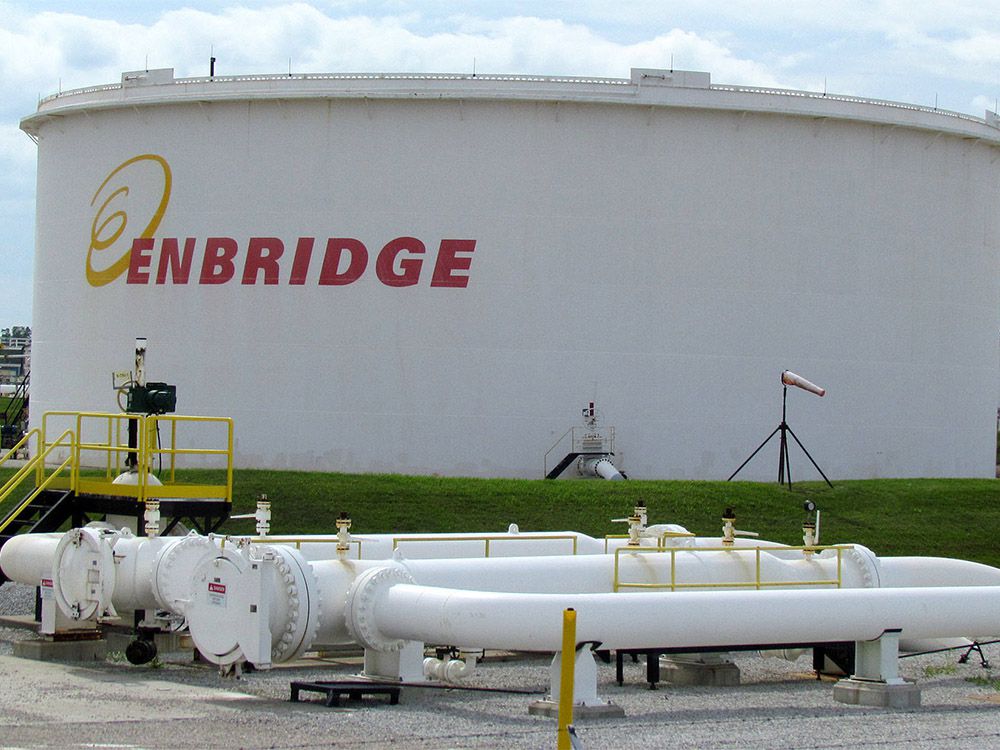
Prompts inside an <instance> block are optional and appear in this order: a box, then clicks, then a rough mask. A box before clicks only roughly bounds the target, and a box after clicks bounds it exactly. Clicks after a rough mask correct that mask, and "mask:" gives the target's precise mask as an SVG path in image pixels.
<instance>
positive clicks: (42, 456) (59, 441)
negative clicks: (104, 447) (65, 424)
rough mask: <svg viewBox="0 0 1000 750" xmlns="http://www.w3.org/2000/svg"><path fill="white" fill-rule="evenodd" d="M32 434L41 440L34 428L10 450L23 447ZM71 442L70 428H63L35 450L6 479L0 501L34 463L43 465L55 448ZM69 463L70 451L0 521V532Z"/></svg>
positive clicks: (33, 470)
mask: <svg viewBox="0 0 1000 750" xmlns="http://www.w3.org/2000/svg"><path fill="white" fill-rule="evenodd" d="M32 436H34V437H35V438H36V440H38V441H39V442H41V433H40V431H39V430H38V429H37V428H36V429H34V430H31V431H30V432H28V434H27V435H25V436H24V437H23V438H22V439H21V440H20V441H18V443H17V444H16V445H15V446H14V448H13V449H11V450H12V451H15V450H20V449H21V448H23V447H24V445H25V444H27V442H28V441H29V440H30V439H31V437H32ZM72 444H73V432H72V431H71V430H65V431H64V432H63V433H62V434H61V435H60V436H59V437H58V438H56V439H55V440H54V441H53V442H52V443H51V444H50V445H49V446H48V447H47V448H46V449H45V450H43V451H36V453H35V455H34V457H33V458H32V459H31V460H29V461H28V462H26V463H25V464H24V466H22V467H21V469H20V470H19V471H18V472H17V473H15V474H14V476H12V477H11V478H10V479H9V480H7V482H6V483H5V484H4V486H3V489H0V503H2V502H3V501H4V500H6V499H7V497H8V496H9V495H10V494H11V493H12V492H13V491H14V489H15V488H16V487H17V486H18V485H20V483H21V482H22V481H23V480H24V479H25V478H27V477H28V476H30V475H31V474H32V473H33V472H35V471H36V464H39V465H44V463H45V460H46V459H47V458H48V457H49V455H50V454H51V453H52V452H53V451H54V450H55V449H56V448H59V447H64V446H65V447H72ZM10 455H11V453H8V454H5V455H4V457H3V460H2V461H0V464H2V463H3V461H6V460H7V459H8V457H9V456H10ZM71 463H72V452H71V453H70V455H69V457H67V458H66V459H65V460H64V461H63V462H62V463H61V464H59V465H58V466H57V467H56V468H55V469H53V471H52V473H51V474H50V475H49V477H48V479H46V480H45V481H42V482H36V486H35V489H34V490H33V491H32V492H30V493H29V494H28V495H27V497H25V498H24V499H23V500H22V501H21V503H20V504H19V505H18V506H17V507H16V508H14V510H13V511H12V512H11V513H9V514H8V515H7V519H6V520H5V521H0V533H3V531H4V529H6V528H7V527H8V526H9V525H10V523H11V522H12V521H13V520H14V519H16V518H17V517H18V516H19V515H20V514H21V511H23V510H24V509H25V508H26V507H28V505H30V504H31V503H32V502H33V501H34V500H35V498H37V497H38V496H39V495H40V494H42V492H44V491H45V490H47V489H48V488H49V487H50V486H51V485H52V484H53V483H54V481H55V480H56V478H57V477H58V476H59V474H61V473H62V472H63V471H65V469H66V468H67V467H68V466H69V465H70V464H71Z"/></svg>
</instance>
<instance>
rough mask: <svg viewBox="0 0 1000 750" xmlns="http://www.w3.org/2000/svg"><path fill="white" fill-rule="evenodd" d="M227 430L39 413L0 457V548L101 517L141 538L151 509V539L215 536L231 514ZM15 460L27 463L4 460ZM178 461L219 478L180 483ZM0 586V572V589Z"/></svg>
mask: <svg viewBox="0 0 1000 750" xmlns="http://www.w3.org/2000/svg"><path fill="white" fill-rule="evenodd" d="M161 427H162V430H161ZM232 427H233V425H232V420H231V419H229V418H227V417H195V416H180V415H164V414H160V415H142V414H128V413H123V414H105V413H99V412H46V413H45V414H44V415H43V416H42V419H41V427H39V428H35V429H32V430H30V431H29V432H28V433H27V434H26V435H24V436H23V437H22V438H21V439H20V440H18V441H17V442H16V443H15V444H14V445H13V446H11V447H10V449H8V450H6V451H0V468H6V467H7V466H10V465H12V466H13V474H12V475H11V476H10V478H9V479H8V480H7V481H6V483H5V484H3V485H2V486H0V508H2V509H3V510H2V512H3V514H4V515H3V518H2V520H0V547H2V546H3V545H4V544H5V543H6V542H7V541H8V540H10V539H11V538H12V537H14V536H16V535H18V534H25V533H44V532H50V531H59V530H61V529H65V528H68V527H70V526H72V527H78V526H84V525H86V524H88V523H90V522H91V521H97V520H106V519H107V518H108V516H111V517H113V518H114V522H115V523H116V524H121V525H125V526H130V527H131V528H132V529H133V531H136V532H138V533H141V528H142V526H141V525H142V523H143V520H144V517H145V513H146V511H147V506H148V507H149V508H154V509H155V513H156V517H157V519H158V520H157V521H156V523H160V521H159V519H162V524H160V529H161V533H164V534H168V533H170V532H171V531H172V530H173V529H175V528H177V527H181V528H183V527H185V526H186V527H188V528H194V529H196V530H197V531H199V532H200V533H202V534H208V533H211V532H213V531H216V530H217V529H218V528H219V526H221V525H222V523H223V522H225V520H226V519H227V518H229V514H230V510H231V509H232V500H233V429H232ZM206 431H207V432H206ZM130 433H133V434H134V435H135V436H136V439H135V440H134V441H132V440H130V439H129V435H130ZM51 435H58V437H55V438H51V437H48V436H51ZM161 435H162V439H161ZM206 446H215V447H206ZM22 453H30V456H31V457H30V458H29V459H27V460H25V461H15V460H13V457H14V456H16V455H19V454H22ZM187 457H190V458H193V459H196V460H198V461H200V462H201V464H200V466H201V467H204V468H215V469H222V470H223V471H224V473H223V477H224V478H223V479H221V480H219V481H199V482H195V483H192V482H185V481H182V480H181V479H180V477H179V476H178V472H177V469H178V468H179V467H178V466H177V461H178V459H181V458H187ZM8 461H9V462H10V463H9V464H8ZM206 462H208V463H207V464H206ZM122 479H125V480H131V481H122ZM16 497H20V498H21V499H20V500H17V501H14V500H13V498H16ZM150 512H154V511H150ZM132 519H134V521H133V520H132ZM150 523H152V521H150ZM7 580H9V579H7V578H6V576H4V574H3V573H2V571H0V584H3V583H4V582H5V581H7Z"/></svg>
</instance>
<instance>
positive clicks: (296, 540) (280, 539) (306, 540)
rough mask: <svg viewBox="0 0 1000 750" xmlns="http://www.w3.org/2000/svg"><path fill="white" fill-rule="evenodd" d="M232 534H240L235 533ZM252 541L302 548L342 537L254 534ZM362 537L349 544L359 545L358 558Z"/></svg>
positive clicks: (224, 543)
mask: <svg viewBox="0 0 1000 750" xmlns="http://www.w3.org/2000/svg"><path fill="white" fill-rule="evenodd" d="M232 536H238V535H237V534H233V535H232ZM227 541H228V538H227V539H223V540H222V542H221V545H220V546H222V547H225V546H226V542H227ZM250 541H251V542H253V543H254V544H289V545H291V546H293V547H295V549H302V545H303V544H336V543H337V542H339V541H340V537H338V536H337V535H336V534H325V535H323V534H320V535H315V536H283V535H279V536H253V537H250ZM362 541H363V540H361V539H351V540H350V541H349V542H348V544H349V545H357V550H358V556H357V557H356V558H355V559H357V560H360V559H361V542H362Z"/></svg>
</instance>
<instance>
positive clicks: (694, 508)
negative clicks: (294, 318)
mask: <svg viewBox="0 0 1000 750" xmlns="http://www.w3.org/2000/svg"><path fill="white" fill-rule="evenodd" d="M10 473H11V472H9V471H3V470H0V482H3V481H5V480H6V478H7V477H8V476H9V475H10ZM183 478H184V479H185V480H186V481H189V482H209V481H211V482H221V481H222V473H221V472H212V471H189V472H186V473H185V474H184V476H183ZM234 491H235V501H234V509H233V512H234V513H248V512H252V511H253V508H254V504H255V502H256V499H257V497H258V496H259V495H261V494H263V493H266V494H267V495H268V499H269V500H271V503H272V516H273V521H272V533H275V534H289V533H310V534H316V533H331V534H332V533H334V532H335V527H334V520H335V519H336V517H337V516H338V514H339V513H340V512H341V511H346V512H347V513H348V514H350V516H351V518H352V519H353V521H354V525H353V527H352V529H351V530H352V532H353V533H356V534H364V533H365V532H368V533H377V532H438V531H441V532H444V531H451V532H463V531H464V532H470V533H478V532H486V531H504V530H506V528H507V525H508V524H509V523H517V524H518V525H519V526H520V527H521V529H522V530H525V531H562V530H573V531H582V532H584V533H586V534H591V535H593V536H598V537H601V536H604V535H605V534H621V533H624V532H625V530H626V527H625V524H615V523H611V521H610V519H612V518H622V517H624V516H627V515H628V514H629V512H630V511H631V510H632V506H633V505H634V504H635V503H636V502H637V501H644V502H645V503H646V505H647V506H648V508H649V522H650V523H679V524H682V525H684V526H686V527H687V528H688V529H690V530H691V531H693V532H696V533H698V534H705V535H715V534H718V533H719V532H720V530H721V526H722V522H721V521H720V517H721V515H722V511H723V510H724V509H725V508H726V507H733V508H735V510H736V514H737V527H738V528H740V529H745V530H748V531H756V532H759V533H760V535H761V537H762V538H765V539H771V540H775V541H779V542H785V543H788V544H801V543H802V542H801V539H802V530H801V522H802V520H803V518H804V516H805V514H804V512H803V510H802V503H803V501H804V500H807V499H809V500H812V501H814V502H815V503H816V505H817V506H818V507H819V508H820V510H821V511H822V525H821V532H822V539H821V541H822V542H824V543H827V544H833V543H847V542H853V543H858V544H863V545H865V546H868V547H870V548H871V549H872V550H873V551H874V552H875V553H876V554H879V555H931V556H941V557H956V558H960V559H965V560H976V561H978V562H983V563H987V564H989V565H994V566H997V567H1000V544H998V541H997V538H998V537H997V533H998V530H1000V480H993V479H879V480H858V481H838V482H835V484H834V487H833V489H830V488H828V487H827V486H826V485H825V484H823V483H821V482H817V483H811V482H803V483H800V484H796V485H794V489H793V490H792V491H789V490H788V489H787V488H784V487H780V486H778V485H776V484H763V483H755V482H693V481H637V480H631V481H628V482H602V481H597V480H593V481H565V480H564V481H545V480H516V479H463V478H442V477H410V476H400V475H385V474H382V475H380V474H325V473H306V472H293V471H263V470H240V471H238V472H237V473H236V479H235V490H234ZM9 505H10V501H8V502H7V503H4V505H2V506H0V513H2V512H4V510H5V507H7V506H9ZM253 527H254V522H253V521H252V520H242V521H229V522H228V523H227V525H226V526H225V527H224V529H223V530H224V531H228V532H232V533H252V531H253Z"/></svg>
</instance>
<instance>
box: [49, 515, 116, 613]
mask: <svg viewBox="0 0 1000 750" xmlns="http://www.w3.org/2000/svg"><path fill="white" fill-rule="evenodd" d="M117 538H118V532H114V531H108V530H105V529H96V528H89V527H84V528H81V529H71V530H70V531H67V532H66V533H65V534H63V537H62V539H60V540H59V544H58V545H57V546H56V551H55V555H54V556H53V563H52V584H53V585H52V588H53V593H54V595H55V599H56V603H57V604H58V605H59V609H61V610H62V611H63V614H65V615H66V616H67V617H69V618H70V619H72V620H88V619H91V618H94V617H101V616H104V615H114V607H113V606H112V604H111V596H112V594H113V593H114V587H115V562H114V554H113V552H112V544H113V542H114V540H115V539H117Z"/></svg>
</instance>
